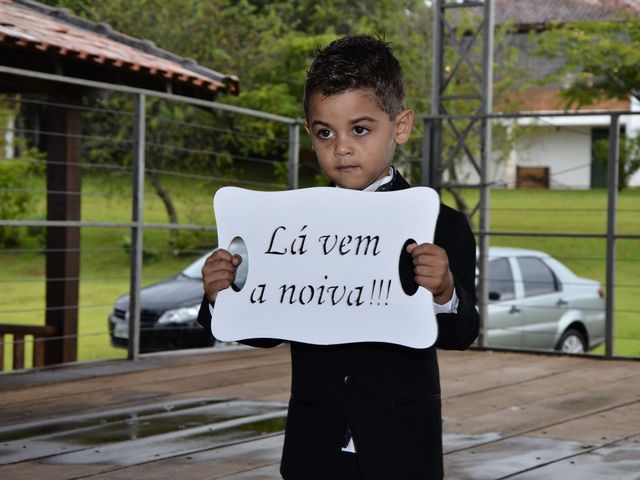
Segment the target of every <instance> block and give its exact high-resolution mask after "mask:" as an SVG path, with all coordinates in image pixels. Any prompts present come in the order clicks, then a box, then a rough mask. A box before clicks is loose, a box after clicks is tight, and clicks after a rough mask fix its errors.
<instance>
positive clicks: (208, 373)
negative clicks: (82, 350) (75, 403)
mask: <svg viewBox="0 0 640 480" xmlns="http://www.w3.org/2000/svg"><path fill="white" fill-rule="evenodd" d="M260 353H261V352H260V351H259V350H252V351H251V354H248V355H242V356H240V357H239V358H236V357H233V356H220V357H215V356H213V355H212V356H211V358H204V357H203V358H202V359H201V360H202V361H201V362H200V363H197V364H195V365H193V364H187V365H179V366H176V367H174V366H172V365H171V363H155V362H154V364H153V365H152V367H153V368H151V369H138V370H136V369H133V371H130V372H127V370H126V369H125V370H118V371H116V372H111V373H110V374H107V375H104V376H100V377H95V378H92V377H89V378H82V379H79V380H75V381H73V382H72V383H68V382H67V381H61V382H57V383H54V384H50V385H41V386H35V387H32V388H28V387H26V386H25V387H26V388H24V389H22V388H17V389H11V390H5V391H3V392H2V395H0V406H2V407H9V406H11V405H14V404H15V405H25V404H27V403H29V402H39V401H40V400H44V399H52V398H54V397H64V398H69V397H70V396H73V395H84V394H87V393H92V392H97V391H102V390H106V389H110V388H113V387H116V388H121V387H123V386H135V387H136V388H138V387H143V386H145V385H153V384H156V383H158V382H164V383H168V382H172V381H174V380H184V379H185V378H188V377H209V378H201V379H202V381H203V383H205V384H206V382H207V381H210V379H212V378H215V377H216V376H217V375H219V374H223V373H227V372H230V371H234V370H238V371H239V370H242V369H250V368H253V365H255V364H260V365H261V366H269V365H281V364H289V352H288V349H278V351H277V352H275V351H274V353H273V354H271V355H269V356H267V357H264V355H260ZM254 354H256V355H254ZM263 358H264V361H261V359H263ZM121 362H122V365H123V366H124V367H126V366H127V364H128V362H127V361H121ZM238 378H239V379H241V378H242V376H241V375H240V374H239V375H238ZM65 380H69V378H66V379H65Z"/></svg>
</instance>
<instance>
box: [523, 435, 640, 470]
mask: <svg viewBox="0 0 640 480" xmlns="http://www.w3.org/2000/svg"><path fill="white" fill-rule="evenodd" d="M638 472H640V436H634V437H631V438H629V439H625V440H623V441H620V442H616V443H614V444H611V445H607V446H606V447H602V448H597V449H594V450H591V451H589V452H586V453H581V454H580V455H577V456H575V457H570V458H567V459H564V460H561V461H557V462H552V463H550V464H548V465H544V466H540V467H539V468H536V469H535V470H532V471H528V472H523V473H521V474H519V475H516V476H515V477H513V479H514V480H547V479H549V478H579V479H580V480H602V479H609V478H611V479H616V480H637V479H638Z"/></svg>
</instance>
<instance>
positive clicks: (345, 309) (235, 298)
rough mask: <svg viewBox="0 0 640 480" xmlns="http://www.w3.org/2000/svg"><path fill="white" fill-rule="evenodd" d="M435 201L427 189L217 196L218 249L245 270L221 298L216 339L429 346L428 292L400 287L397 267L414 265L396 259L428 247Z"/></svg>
mask: <svg viewBox="0 0 640 480" xmlns="http://www.w3.org/2000/svg"><path fill="white" fill-rule="evenodd" d="M439 205H440V202H439V198H438V195H437V193H436V192H435V191H434V190H432V189H430V188H426V187H415V188H410V189H406V190H400V191H393V192H378V193H376V192H361V191H355V190H346V189H340V188H331V187H318V188H308V189H302V190H294V191H285V192H256V191H251V190H245V189H241V188H236V187H225V188H222V189H220V190H218V192H217V193H216V195H215V198H214V211H215V217H216V224H217V227H218V244H219V246H220V247H221V248H225V249H228V250H230V251H232V253H233V252H238V253H239V254H240V255H241V256H242V257H243V262H242V263H243V264H242V270H240V269H239V270H238V272H237V275H236V282H235V285H234V288H228V289H226V290H223V291H221V292H220V293H219V294H218V297H217V299H216V303H215V307H214V312H213V320H212V323H211V329H212V333H213V335H214V336H215V337H216V338H218V339H220V340H223V341H236V340H242V339H248V338H279V339H283V340H292V341H299V342H305V343H313V344H319V345H329V344H339V343H351V342H388V343H396V344H400V345H406V346H408V347H414V348H426V347H429V346H431V345H432V344H433V343H434V342H435V340H436V337H437V324H436V320H435V315H434V312H433V298H432V295H431V293H430V292H429V291H428V290H426V289H425V288H421V287H420V288H417V285H416V284H415V282H413V280H412V279H413V276H412V275H409V279H410V281H409V282H406V281H405V285H404V287H403V285H402V284H401V280H400V274H399V265H400V262H401V261H404V262H409V264H408V265H407V268H408V269H411V268H412V266H411V263H410V262H411V258H410V256H408V254H404V255H403V252H404V251H405V246H406V245H407V244H408V243H412V242H413V241H415V242H417V243H424V242H429V243H431V242H433V234H434V231H435V224H436V220H437V217H438V211H439ZM401 257H402V259H401ZM240 277H242V278H240ZM245 277H246V278H245Z"/></svg>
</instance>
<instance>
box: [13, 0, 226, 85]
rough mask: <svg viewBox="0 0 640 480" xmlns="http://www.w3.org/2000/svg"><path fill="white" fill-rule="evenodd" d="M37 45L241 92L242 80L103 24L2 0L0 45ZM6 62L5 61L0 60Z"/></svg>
mask: <svg viewBox="0 0 640 480" xmlns="http://www.w3.org/2000/svg"><path fill="white" fill-rule="evenodd" d="M2 44H8V45H11V46H13V47H17V48H25V49H32V50H33V49H35V50H38V51H41V52H46V53H47V54H50V55H52V56H59V57H66V58H73V59H75V60H79V61H82V62H87V63H90V64H92V65H95V66H104V67H110V68H112V69H123V70H128V71H131V72H135V73H138V74H141V75H147V76H155V77H162V78H164V79H166V80H167V81H170V82H174V83H178V84H180V83H183V84H188V85H190V86H191V87H196V88H198V89H205V90H208V91H211V92H219V91H226V92H228V93H232V94H237V93H238V79H237V78H236V77H234V76H229V75H224V74H222V73H219V72H216V71H214V70H210V69H207V68H205V67H203V66H201V65H198V64H197V63H196V62H195V60H192V59H188V58H184V57H180V56H178V55H175V54H172V53H170V52H168V51H166V50H162V49H160V48H158V47H156V46H155V45H154V44H153V42H150V41H148V40H140V39H136V38H133V37H130V36H128V35H124V34H121V33H118V32H115V31H114V30H112V29H111V27H110V26H109V25H107V24H104V23H95V22H90V21H88V20H84V19H82V18H79V17H75V16H73V15H71V14H70V13H68V11H67V10H63V9H56V8H52V7H49V6H46V5H43V4H41V3H38V2H34V1H31V0H0V46H2ZM0 62H1V59H0Z"/></svg>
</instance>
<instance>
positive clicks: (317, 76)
mask: <svg viewBox="0 0 640 480" xmlns="http://www.w3.org/2000/svg"><path fill="white" fill-rule="evenodd" d="M351 89H369V90H371V91H373V93H374V95H375V98H376V102H377V103H378V106H379V107H380V108H381V109H382V110H384V111H385V112H386V113H388V114H389V118H391V119H394V118H395V117H396V115H398V113H400V111H402V109H403V102H404V88H403V86H402V68H401V67H400V63H399V62H398V60H397V59H396V57H395V56H394V55H393V53H392V52H391V46H390V45H389V44H388V43H386V42H384V41H383V40H380V39H377V38H374V37H371V36H368V35H358V36H348V37H343V38H339V39H338V40H334V41H333V42H331V43H330V44H329V45H328V46H327V47H326V48H324V49H322V50H320V51H319V52H318V53H317V54H316V57H315V58H314V60H313V62H312V63H311V67H309V71H308V72H307V80H306V82H305V85H304V113H305V116H307V117H308V115H309V99H310V98H311V96H312V95H313V94H314V93H320V94H321V95H324V96H330V95H336V94H339V93H342V92H345V91H346V90H351Z"/></svg>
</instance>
